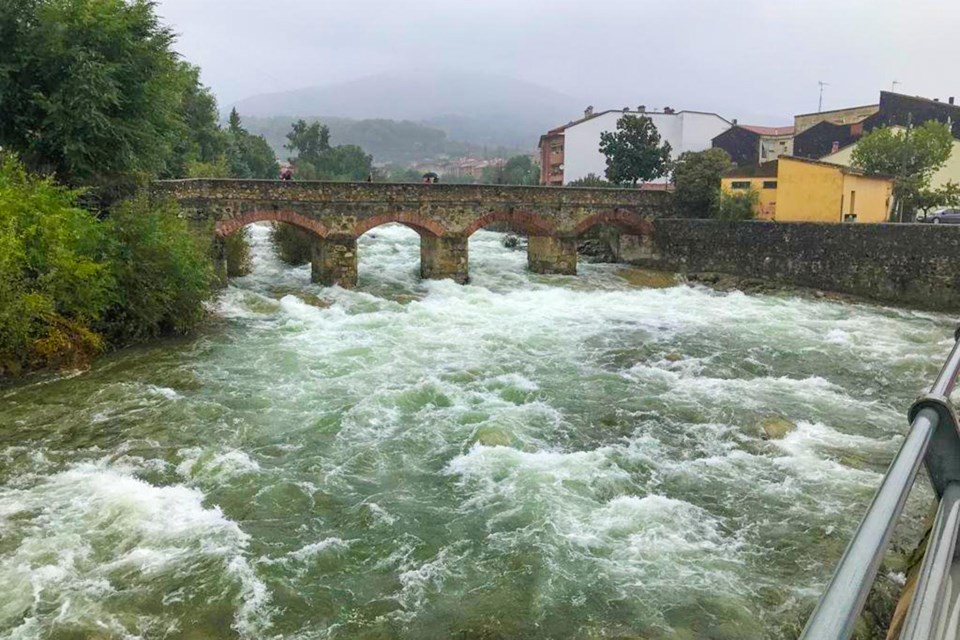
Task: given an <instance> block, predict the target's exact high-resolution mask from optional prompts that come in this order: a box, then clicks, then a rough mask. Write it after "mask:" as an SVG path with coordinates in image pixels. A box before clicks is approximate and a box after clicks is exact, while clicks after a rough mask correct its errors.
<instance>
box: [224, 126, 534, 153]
mask: <svg viewBox="0 0 960 640" xmlns="http://www.w3.org/2000/svg"><path fill="white" fill-rule="evenodd" d="M293 120H294V116H272V117H269V118H261V117H256V116H243V126H244V127H245V128H246V129H247V131H249V132H250V133H252V134H254V135H261V136H263V137H264V138H265V139H266V141H267V143H268V144H269V145H270V146H271V147H272V148H273V150H274V152H275V153H276V154H277V157H279V158H286V157H288V156H289V155H290V151H289V150H287V149H285V148H284V147H283V145H284V144H285V143H286V142H287V134H288V133H289V132H290V126H291V125H292V124H293ZM305 120H307V121H308V122H309V121H312V120H319V121H320V122H322V123H323V124H325V125H326V126H327V127H329V128H330V143H331V144H333V145H341V144H355V145H358V146H360V147H362V148H363V150H364V151H366V152H367V153H369V154H371V155H372V156H373V160H374V162H375V163H377V164H402V165H407V164H411V163H414V162H418V161H422V160H436V159H438V158H441V157H443V156H446V157H450V158H457V157H461V156H473V157H480V158H487V157H508V156H512V155H516V154H519V153H522V152H523V149H520V148H505V147H501V146H497V147H491V146H483V145H478V144H473V143H470V142H459V141H456V140H451V139H450V138H448V137H447V134H446V132H445V131H443V130H442V129H440V128H435V127H429V126H427V125H425V124H422V123H417V122H411V121H409V120H399V121H398V120H384V119H372V120H352V119H350V118H336V117H323V116H319V117H306V118H305Z"/></svg>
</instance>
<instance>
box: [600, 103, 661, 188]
mask: <svg viewBox="0 0 960 640" xmlns="http://www.w3.org/2000/svg"><path fill="white" fill-rule="evenodd" d="M670 151H671V147H670V143H669V142H664V143H663V144H661V143H660V134H659V133H658V132H657V127H656V126H655V125H654V124H653V120H651V119H650V118H648V117H647V116H636V115H629V114H628V115H625V116H623V117H622V118H620V120H618V121H617V130H616V132H614V133H611V132H609V131H604V132H603V133H601V134H600V153H602V154H603V155H605V156H607V170H606V176H607V180H609V181H610V182H616V183H618V184H622V183H627V182H629V183H631V184H633V185H636V184H637V182H640V181H643V182H649V181H650V180H656V179H657V178H660V177H663V176H664V175H665V174H666V173H667V171H668V169H669V164H670Z"/></svg>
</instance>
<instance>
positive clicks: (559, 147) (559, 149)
mask: <svg viewBox="0 0 960 640" xmlns="http://www.w3.org/2000/svg"><path fill="white" fill-rule="evenodd" d="M550 151H551V152H553V153H554V154H560V153H563V145H562V144H554V145H551V146H550Z"/></svg>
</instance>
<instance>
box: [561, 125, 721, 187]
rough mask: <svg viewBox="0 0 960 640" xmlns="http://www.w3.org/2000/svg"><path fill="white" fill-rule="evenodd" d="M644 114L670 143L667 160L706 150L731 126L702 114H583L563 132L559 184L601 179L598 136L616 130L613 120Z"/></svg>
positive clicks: (603, 160)
mask: <svg viewBox="0 0 960 640" xmlns="http://www.w3.org/2000/svg"><path fill="white" fill-rule="evenodd" d="M627 114H630V115H644V116H647V117H648V118H650V119H651V120H652V121H653V124H654V125H655V126H656V127H657V131H658V132H659V133H660V139H661V141H666V142H669V143H670V147H671V148H672V151H671V152H670V157H671V158H672V159H676V158H677V157H678V156H679V155H680V154H681V153H684V152H686V151H703V150H705V149H709V148H710V147H711V145H712V141H713V138H714V137H716V136H718V135H719V134H721V133H723V132H724V131H726V130H727V129H729V128H730V127H731V123H730V122H727V121H726V120H725V119H724V118H721V117H720V116H718V115H717V114H715V113H705V112H702V111H673V110H672V109H665V110H664V111H645V110H644V111H628V110H623V111H601V112H600V113H590V112H589V111H588V112H587V114H585V117H584V118H583V119H582V120H578V121H576V122H573V123H571V124H569V125H567V126H565V127H562V130H563V184H569V183H570V182H572V181H574V180H579V179H580V178H583V177H586V176H587V175H588V174H590V173H592V174H595V175H597V176H600V177H601V178H602V177H603V175H604V172H605V171H606V169H607V158H606V156H604V155H603V154H602V153H600V134H601V133H603V132H604V131H616V130H617V121H618V120H619V119H620V118H622V117H623V116H624V115H627Z"/></svg>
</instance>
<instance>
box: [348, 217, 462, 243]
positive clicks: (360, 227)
mask: <svg viewBox="0 0 960 640" xmlns="http://www.w3.org/2000/svg"><path fill="white" fill-rule="evenodd" d="M391 222H396V223H397V224H402V225H404V226H405V227H410V228H411V229H413V230H414V231H416V232H417V233H419V234H420V235H421V236H422V235H428V236H435V237H438V238H439V237H443V236H445V235H447V230H446V228H445V227H444V226H443V225H442V224H440V223H439V222H437V221H436V220H431V219H429V218H424V217H423V216H421V215H420V214H417V213H406V212H403V211H397V212H395V213H383V214H380V215H376V216H371V217H369V218H364V219H363V220H360V221H358V222H357V224H355V225H354V226H353V231H352V233H353V237H354V238H359V237H360V236H362V235H363V234H365V233H366V232H367V231H370V229H373V228H374V227H379V226H380V225H382V224H389V223H391Z"/></svg>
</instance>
